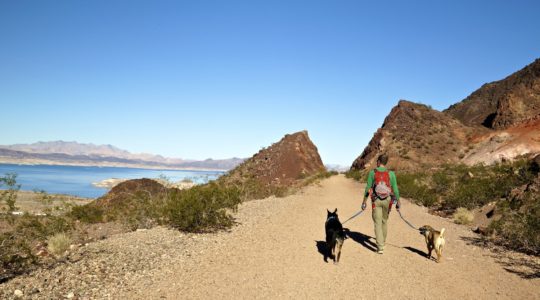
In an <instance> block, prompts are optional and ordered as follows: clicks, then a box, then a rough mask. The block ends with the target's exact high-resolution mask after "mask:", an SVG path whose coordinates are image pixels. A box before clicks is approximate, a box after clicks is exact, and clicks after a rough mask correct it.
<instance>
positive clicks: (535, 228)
mask: <svg viewBox="0 0 540 300" xmlns="http://www.w3.org/2000/svg"><path fill="white" fill-rule="evenodd" d="M524 203H526V204H525V207H522V208H520V209H513V208H511V207H510V205H509V202H508V201H503V202H500V203H499V205H498V208H499V209H500V210H502V216H501V218H500V219H499V220H497V221H494V222H493V223H491V225H490V229H491V230H492V232H494V233H495V234H496V237H497V238H496V240H495V241H496V242H498V243H499V244H502V245H504V246H506V247H508V248H511V249H515V250H519V251H523V252H526V253H531V254H536V255H539V254H540V196H539V195H538V194H536V193H533V192H528V193H527V194H526V195H525V199H524Z"/></svg>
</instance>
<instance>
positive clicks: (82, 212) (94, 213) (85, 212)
mask: <svg viewBox="0 0 540 300" xmlns="http://www.w3.org/2000/svg"><path fill="white" fill-rule="evenodd" d="M69 216H71V217H72V218H74V219H76V220H79V221H82V222H85V223H91V224H92V223H100V222H103V220H104V210H103V209H102V208H101V207H98V206H96V205H95V204H93V203H90V204H86V205H81V206H74V207H73V208H72V209H71V212H69Z"/></svg>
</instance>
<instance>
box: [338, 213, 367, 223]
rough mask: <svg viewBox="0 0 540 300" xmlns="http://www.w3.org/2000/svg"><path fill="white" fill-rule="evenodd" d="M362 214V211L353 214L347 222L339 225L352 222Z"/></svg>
mask: <svg viewBox="0 0 540 300" xmlns="http://www.w3.org/2000/svg"><path fill="white" fill-rule="evenodd" d="M363 212H364V210H360V211H359V212H357V213H355V214H354V215H353V216H352V217H350V218H348V219H347V221H345V222H343V223H341V224H345V223H347V222H349V221H350V220H352V219H354V218H356V217H358V216H359V215H361V214H362V213H363Z"/></svg>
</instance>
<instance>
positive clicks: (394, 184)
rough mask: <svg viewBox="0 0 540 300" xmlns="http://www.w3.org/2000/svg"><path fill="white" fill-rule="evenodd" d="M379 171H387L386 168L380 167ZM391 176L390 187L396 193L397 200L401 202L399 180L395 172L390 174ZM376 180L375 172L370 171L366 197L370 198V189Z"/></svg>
mask: <svg viewBox="0 0 540 300" xmlns="http://www.w3.org/2000/svg"><path fill="white" fill-rule="evenodd" d="M377 171H381V172H384V171H386V168H385V167H378V168H377ZM388 173H389V175H390V185H391V186H392V191H393V192H394V196H395V197H396V200H399V189H398V186H397V179H396V174H395V173H394V171H389V172H388ZM374 180H375V170H371V171H369V174H368V179H367V184H366V191H365V193H364V197H367V196H369V189H370V188H371V187H372V186H373V181H374Z"/></svg>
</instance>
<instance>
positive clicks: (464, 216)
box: [453, 207, 474, 225]
mask: <svg viewBox="0 0 540 300" xmlns="http://www.w3.org/2000/svg"><path fill="white" fill-rule="evenodd" d="M453 219H454V223H456V224H463V225H468V224H471V223H472V221H473V220H474V215H473V213H472V212H471V211H470V210H468V209H466V208H464V207H459V208H458V209H457V210H456V212H455V213H454V216H453Z"/></svg>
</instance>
